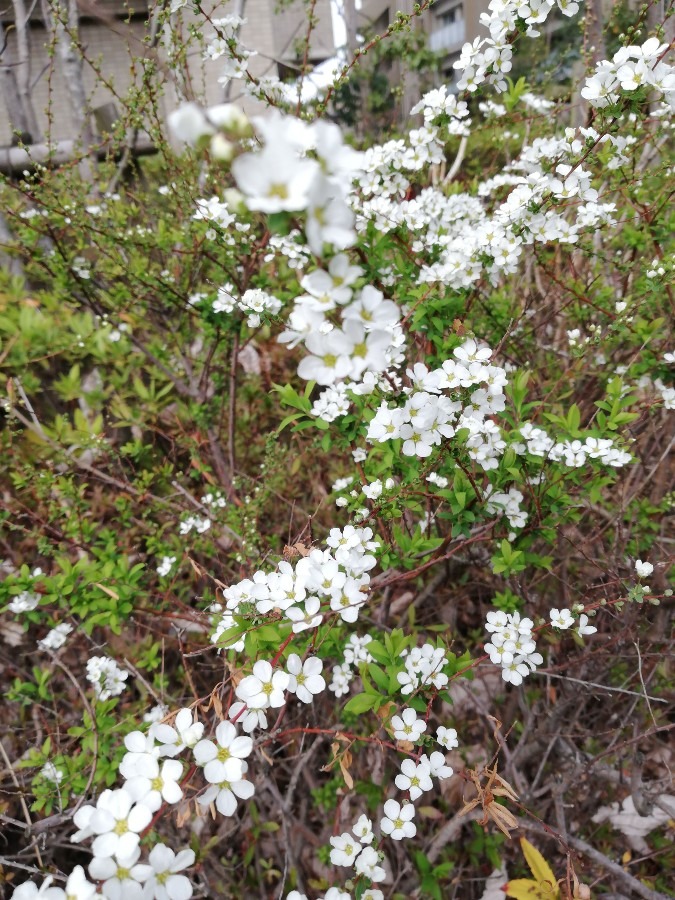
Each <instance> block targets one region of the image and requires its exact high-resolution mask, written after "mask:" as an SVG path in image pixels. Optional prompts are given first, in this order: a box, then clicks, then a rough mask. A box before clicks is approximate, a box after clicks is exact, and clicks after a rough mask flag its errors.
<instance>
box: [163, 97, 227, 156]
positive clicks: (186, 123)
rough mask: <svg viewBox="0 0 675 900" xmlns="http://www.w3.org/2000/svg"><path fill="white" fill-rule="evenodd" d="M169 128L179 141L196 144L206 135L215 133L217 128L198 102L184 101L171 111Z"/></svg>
mask: <svg viewBox="0 0 675 900" xmlns="http://www.w3.org/2000/svg"><path fill="white" fill-rule="evenodd" d="M167 121H168V123H169V129H170V130H171V132H172V133H173V135H174V137H176V138H177V139H178V140H179V141H183V142H184V143H186V144H192V145H193V146H194V144H196V143H197V141H198V140H199V139H200V138H201V137H203V136H204V135H210V134H214V132H215V128H214V127H213V126H212V125H211V124H210V123H209V121H208V119H207V118H206V114H205V113H204V110H203V109H201V108H200V107H199V106H197V104H196V103H184V104H183V106H180V107H179V108H178V109H176V110H174V111H173V112H171V113H169V116H168V119H167Z"/></svg>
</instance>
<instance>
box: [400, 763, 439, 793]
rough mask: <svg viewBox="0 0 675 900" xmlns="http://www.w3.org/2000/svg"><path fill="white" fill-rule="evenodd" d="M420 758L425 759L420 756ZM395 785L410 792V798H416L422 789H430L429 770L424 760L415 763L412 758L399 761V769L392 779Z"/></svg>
mask: <svg viewBox="0 0 675 900" xmlns="http://www.w3.org/2000/svg"><path fill="white" fill-rule="evenodd" d="M422 759H425V758H424V757H422ZM394 781H395V784H396V787H397V788H399V789H400V790H402V791H409V792H410V799H411V800H417V798H418V797H421V796H422V794H423V793H424V791H430V790H431V789H432V787H433V783H432V781H431V770H430V768H429V762H428V760H426V761H425V762H422V760H420V762H419V764H416V763H415V761H414V760H413V759H404V760H403V762H402V763H401V771H400V773H399V774H398V775H397V776H396V778H395V779H394Z"/></svg>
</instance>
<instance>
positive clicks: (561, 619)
mask: <svg viewBox="0 0 675 900" xmlns="http://www.w3.org/2000/svg"><path fill="white" fill-rule="evenodd" d="M550 618H551V625H552V626H553V627H554V628H559V629H560V630H561V631H565V630H566V629H568V628H571V627H572V625H574V616H573V615H572V613H571V611H570V610H569V609H552V610H551V612H550Z"/></svg>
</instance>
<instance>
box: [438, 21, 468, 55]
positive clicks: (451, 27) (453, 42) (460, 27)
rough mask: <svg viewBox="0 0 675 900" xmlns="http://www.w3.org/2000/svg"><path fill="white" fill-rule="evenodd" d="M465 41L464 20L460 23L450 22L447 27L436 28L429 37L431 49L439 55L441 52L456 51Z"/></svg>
mask: <svg viewBox="0 0 675 900" xmlns="http://www.w3.org/2000/svg"><path fill="white" fill-rule="evenodd" d="M465 40H466V29H465V27H464V19H460V20H459V21H458V22H450V23H449V24H447V25H441V26H439V27H437V28H434V30H433V31H432V32H431V34H430V35H429V49H430V50H434V51H435V52H437V53H438V52H439V51H441V50H454V49H456V48H457V47H459V46H460V45H462V44H463V43H464V41H465Z"/></svg>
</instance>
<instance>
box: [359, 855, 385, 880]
mask: <svg viewBox="0 0 675 900" xmlns="http://www.w3.org/2000/svg"><path fill="white" fill-rule="evenodd" d="M355 869H356V871H357V873H358V874H359V875H365V877H366V878H369V879H370V880H371V881H382V880H383V879H384V878H385V876H386V874H387V873H386V872H385V871H384V869H383V868H382V866H381V865H380V855H379V853H378V852H377V850H376V849H375V848H374V847H364V848H363V850H361V853H360V854H359V855H358V857H357V860H356V865H355Z"/></svg>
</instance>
